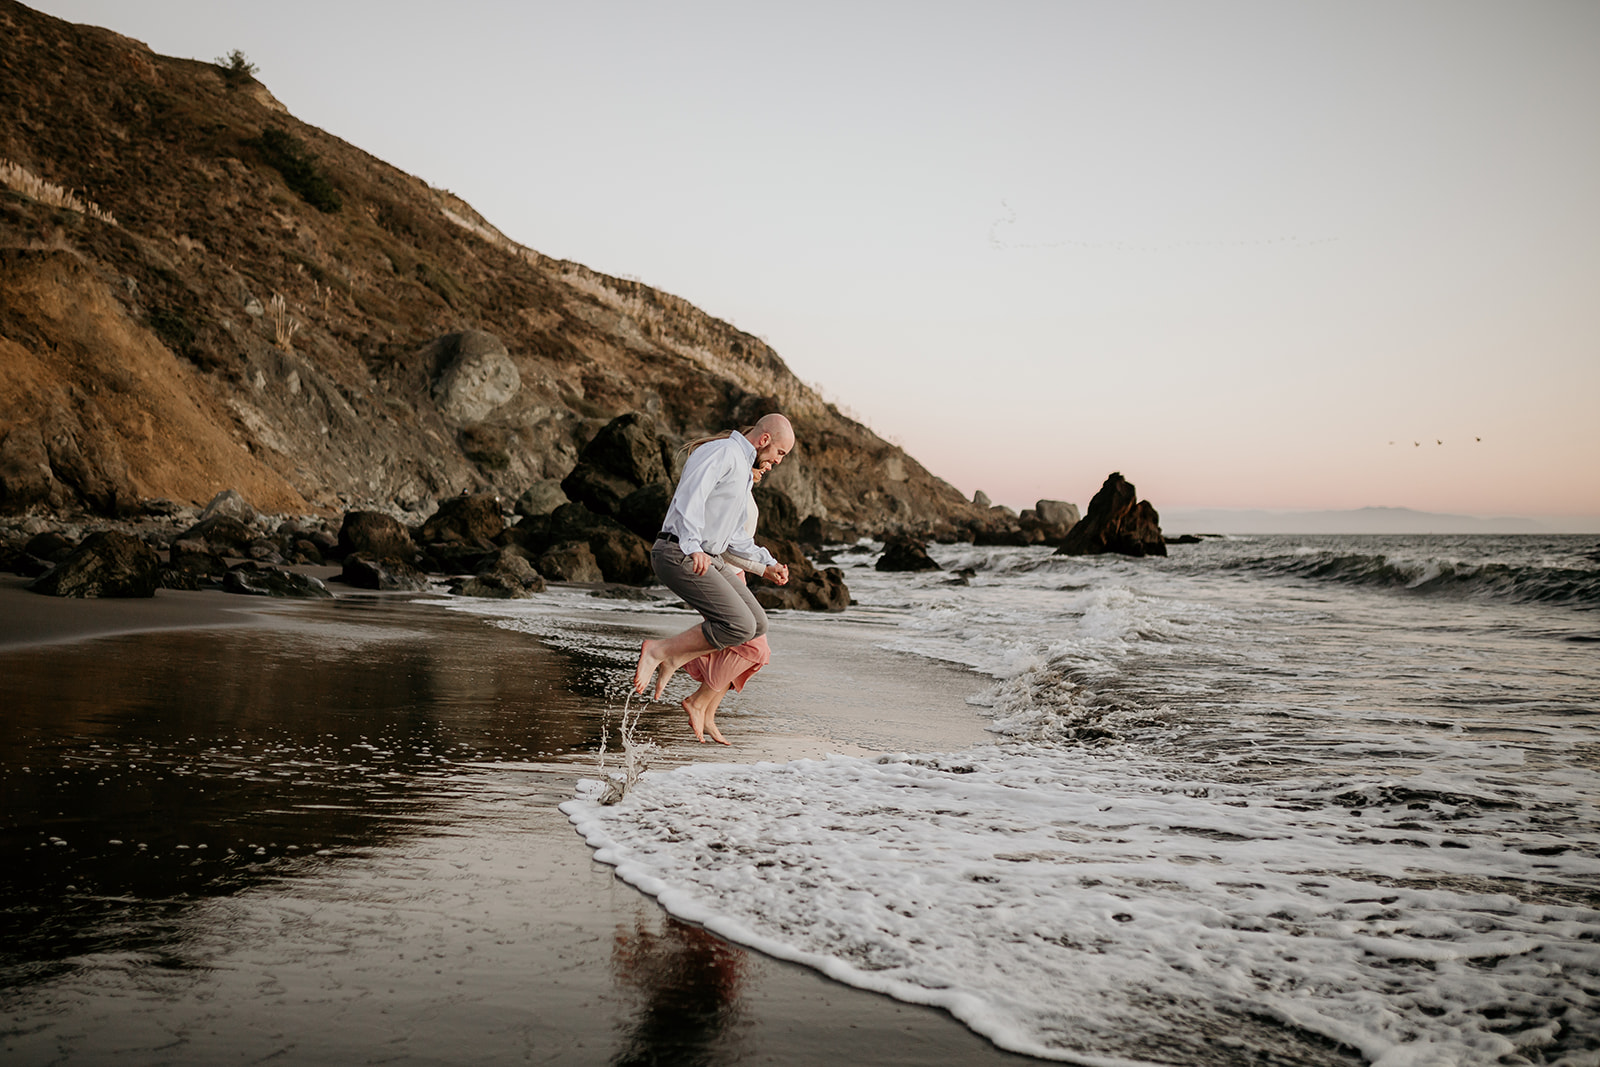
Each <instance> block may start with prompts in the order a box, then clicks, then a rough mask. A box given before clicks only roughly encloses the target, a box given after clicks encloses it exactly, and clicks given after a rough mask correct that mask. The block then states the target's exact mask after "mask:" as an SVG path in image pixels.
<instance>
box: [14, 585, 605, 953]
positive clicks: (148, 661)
mask: <svg viewBox="0 0 1600 1067" xmlns="http://www.w3.org/2000/svg"><path fill="white" fill-rule="evenodd" d="M391 603H392V605H393V606H392V607H384V606H383V605H382V604H381V603H380V604H379V605H376V606H374V605H350V604H345V605H341V606H340V607H339V608H338V609H329V610H327V611H324V612H319V613H314V614H313V613H307V614H306V615H303V616H296V617H295V618H293V619H289V620H285V621H284V623H283V625H282V627H281V628H278V629H274V630H271V631H266V632H263V631H260V630H213V631H203V632H199V633H193V632H191V633H185V632H161V633H151V634H144V635H137V636H125V637H116V638H108V639H104V640H100V641H95V642H88V643H82V644H76V645H63V646H49V647H45V648H34V649H29V650H26V651H21V652H12V653H9V654H6V655H3V656H0V677H3V678H4V682H3V683H0V684H3V693H4V698H5V699H4V703H5V708H6V712H5V714H4V716H3V717H0V798H3V811H4V816H3V823H0V854H3V855H5V856H6V857H8V861H7V862H6V863H5V864H4V869H3V871H0V936H3V943H4V950H3V954H0V983H3V984H6V985H10V984H13V983H16V982H18V981H28V980H36V979H38V978H42V977H46V976H48V975H49V974H50V973H52V971H53V970H54V968H53V967H52V966H51V964H52V963H54V962H58V961H64V960H67V959H69V958H71V957H73V956H76V955H79V954H82V953H85V952H93V951H100V950H104V949H108V948H113V947H114V948H117V949H121V950H130V949H132V950H138V951H145V952H151V953H155V954H157V955H163V956H164V955H167V954H169V953H170V952H172V951H174V950H173V949H172V948H171V947H170V946H166V945H164V944H163V941H164V937H165V934H164V931H165V930H166V928H167V926H168V922H167V921H166V920H168V919H170V917H171V912H172V911H173V910H174V909H181V908H182V907H183V905H184V903H185V902H188V901H194V900H197V899H200V898H204V897H211V896H218V895H227V894H232V893H235V892H238V891H240V890H242V889H245V888H247V887H249V886H252V885H255V884H258V883H260V882H261V881H262V880H263V879H267V878H281V877H284V876H290V875H292V874H293V873H294V872H296V871H298V870H303V869H306V868H308V867H314V866H316V865H317V864H318V863H321V862H326V861H328V860H329V859H330V858H337V857H340V856H342V855H346V854H348V853H349V852H350V851H351V850H355V849H361V848H368V847H372V846H376V845H381V844H384V843H386V842H389V841H391V840H392V839H394V838H395V836H396V835H403V834H405V833H408V832H415V831H417V830H418V829H420V828H422V827H426V826H427V825H429V824H430V822H432V821H433V820H432V819H431V816H430V812H431V811H432V810H433V809H434V808H435V807H437V805H438V803H439V800H440V798H441V797H442V796H445V795H448V794H449V793H450V791H451V789H452V781H453V779H454V778H455V777H456V776H457V775H459V774H460V773H462V769H463V766H464V765H467V764H480V763H485V762H488V763H494V762H497V761H499V762H504V761H507V760H529V759H540V758H544V757H547V756H550V755H559V754H565V753H572V752H577V751H584V750H587V749H590V748H592V747H593V746H594V745H595V743H596V741H597V735H598V731H597V725H598V724H597V723H595V722H594V721H593V716H591V715H585V714H578V711H579V709H578V708H577V707H576V706H575V701H574V698H573V696H572V695H571V694H572V690H571V685H570V683H571V682H572V681H573V680H574V679H572V678H571V677H569V675H570V674H571V672H572V671H573V669H574V667H573V665H572V664H571V663H570V662H569V661H567V660H566V658H564V657H561V656H558V655H556V654H554V653H551V652H549V651H547V650H544V649H542V648H540V647H539V646H538V645H537V644H536V643H534V642H532V641H530V640H527V639H520V640H519V639H517V638H515V637H514V636H512V635H507V634H504V633H502V632H498V631H494V630H492V629H490V628H488V627H484V626H482V625H481V624H474V623H472V622H471V621H466V620H462V621H457V620H453V619H450V618H448V617H446V618H445V619H444V620H443V621H444V623H445V625H443V626H441V625H440V622H441V620H439V619H438V618H436V617H430V619H429V620H428V621H429V623H430V625H431V626H432V630H431V632H430V631H424V630H420V629H411V628H408V627H407V626H405V625H404V623H405V619H406V618H407V612H408V611H409V612H416V611H418V610H424V609H422V608H420V607H419V606H416V605H410V606H409V607H408V606H407V605H404V604H401V603H398V602H391ZM386 614H387V615H390V616H393V617H392V619H387V620H386V619H385V615H386ZM442 614H443V613H437V612H435V613H434V615H436V616H437V615H442ZM346 616H348V618H347V617H346Z"/></svg>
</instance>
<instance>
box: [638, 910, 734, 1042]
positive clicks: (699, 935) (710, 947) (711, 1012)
mask: <svg viewBox="0 0 1600 1067" xmlns="http://www.w3.org/2000/svg"><path fill="white" fill-rule="evenodd" d="M611 960H612V967H613V968H614V969H615V971H616V975H617V984H618V985H619V986H626V987H629V988H633V989H636V990H638V991H639V992H640V993H641V994H642V995H643V1001H644V1002H643V1003H642V1004H641V1005H640V1006H639V1008H638V1009H637V1010H636V1011H635V1012H634V1014H633V1018H632V1020H631V1025H630V1026H629V1028H628V1030H627V1033H626V1035H625V1038H624V1044H623V1047H622V1049H621V1051H619V1052H618V1053H617V1056H616V1059H614V1060H613V1061H612V1062H613V1063H615V1064H617V1065H618V1067H642V1065H644V1064H663V1063H672V1064H716V1063H733V1062H735V1061H736V1060H737V1058H738V1050H737V1048H736V1047H735V1046H734V1044H733V1038H734V1034H733V1032H732V1026H733V1024H734V1023H735V1022H736V1021H737V1020H738V1017H739V1012H740V1003H739V991H740V984H741V980H742V979H743V977H744V971H745V968H746V965H747V963H748V956H747V954H746V953H745V951H744V949H742V948H739V947H738V946H737V945H732V944H729V943H728V942H726V941H724V940H722V939H721V938H720V937H717V936H716V935H715V934H711V933H707V932H706V931H705V930H703V929H701V928H700V927H698V926H691V925H690V924H688V923H685V922H680V921H679V920H677V919H672V918H669V919H667V921H666V925H665V926H664V928H663V929H662V930H661V931H659V932H657V931H656V930H653V929H651V928H650V926H649V925H647V924H646V923H644V922H639V923H636V924H635V925H634V926H633V928H632V929H628V928H626V927H619V928H618V930H617V940H616V946H615V948H614V950H613V951H612V956H611Z"/></svg>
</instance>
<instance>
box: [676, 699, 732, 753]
mask: <svg viewBox="0 0 1600 1067" xmlns="http://www.w3.org/2000/svg"><path fill="white" fill-rule="evenodd" d="M678 703H680V704H681V705H683V710H684V711H685V712H686V713H687V714H688V716H689V729H691V730H693V731H694V736H695V740H696V741H699V742H700V743H701V744H702V745H703V744H705V743H706V713H705V709H704V708H702V707H700V706H699V705H698V704H696V703H695V702H694V697H692V696H687V697H684V698H683V699H682V700H680V701H679V702H678ZM712 736H713V737H715V736H716V733H715V731H713V733H712ZM724 743H726V742H724Z"/></svg>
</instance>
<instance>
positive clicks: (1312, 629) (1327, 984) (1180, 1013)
mask: <svg viewBox="0 0 1600 1067" xmlns="http://www.w3.org/2000/svg"><path fill="white" fill-rule="evenodd" d="M878 548H879V546H877V545H874V544H871V543H867V542H863V543H861V544H858V545H853V546H848V547H845V548H842V549H837V550H836V560H837V563H838V565H839V566H841V567H843V568H844V570H845V576H846V580H847V581H848V583H849V586H850V590H851V593H852V595H853V596H854V597H855V599H856V601H857V603H856V605H855V606H853V607H852V608H851V609H850V610H849V611H848V612H846V613H845V614H844V615H842V616H837V617H834V618H832V619H830V620H818V619H816V618H815V617H812V618H811V619H809V620H807V621H806V622H805V623H804V624H805V625H834V626H841V627H853V628H855V630H856V631H858V632H859V638H860V640H861V641H862V642H865V643H870V644H871V645H873V646H874V647H876V648H877V649H882V650H889V651H891V652H893V653H896V654H901V655H906V656H911V657H920V658H924V659H926V660H930V661H942V662H944V663H947V664H957V665H960V666H962V667H965V668H968V669H970V670H971V671H972V672H974V675H973V678H974V684H973V694H972V695H971V696H970V697H969V698H968V699H969V703H970V704H971V705H972V710H973V714H974V716H981V717H982V718H983V719H984V720H985V722H986V725H987V729H988V731H989V732H990V733H991V734H992V735H993V740H992V741H990V742H987V743H984V744H980V745H978V746H975V747H969V748H966V749H964V750H960V751H909V752H893V753H885V754H881V755H873V756H861V755H850V756H831V757H828V758H824V759H814V760H801V761H796V762H791V763H785V764H778V763H758V764H749V765H742V764H734V763H703V764H696V765H691V766H687V767H682V768H679V769H676V770H673V771H670V772H666V771H656V772H650V773H647V774H645V775H644V776H643V777H642V778H641V779H640V780H639V781H638V782H637V783H636V784H634V786H633V787H632V788H631V789H630V790H629V792H628V793H627V795H626V796H625V797H624V798H623V799H622V801H621V802H619V803H615V804H611V805H603V804H600V803H599V802H598V800H597V799H596V798H597V796H598V793H599V790H600V788H601V784H600V782H599V780H598V779H595V780H591V781H588V782H586V783H584V784H583V785H582V786H581V787H580V795H579V796H578V797H577V798H575V799H573V800H571V801H569V802H567V803H566V804H564V805H563V809H562V810H563V811H564V812H565V813H566V814H567V816H568V817H569V818H570V819H571V821H572V822H573V824H574V825H575V827H576V828H577V829H578V830H579V831H580V832H581V833H582V834H583V835H584V836H585V838H586V839H587V841H588V842H589V844H590V845H591V846H593V848H594V849H595V854H596V856H597V858H599V859H601V860H603V861H605V862H606V863H609V864H612V865H614V866H615V868H616V871H617V874H618V876H620V877H621V878H622V879H624V880H626V881H627V882H629V883H631V884H632V885H634V886H637V887H638V888H639V889H641V890H643V891H644V892H646V893H649V894H651V895H652V896H654V897H656V898H657V899H658V900H659V901H660V903H661V904H662V905H663V906H664V907H665V908H666V909H667V910H668V911H670V912H671V913H672V914H673V915H675V916H677V917H679V918H680V919H683V920H687V921H690V922H694V923H699V924H703V925H704V926H705V927H706V928H708V929H710V930H712V931H714V932H716V933H718V934H720V935H722V936H724V937H726V938H728V939H730V940H732V941H735V942H738V943H740V944H743V945H747V946H750V947H753V948H755V949H758V950H760V951H762V952H765V953H768V954H770V955H773V956H776V957H779V958H782V959H786V960H793V961H799V962H802V963H805V964H808V965H810V966H812V967H815V968H817V969H818V970H820V971H822V972H823V973H825V974H827V975H829V976H831V977H833V978H835V979H837V980H839V981H841V982H845V983H848V984H850V985H853V986H858V987H861V988H863V989H870V990H876V991H879V992H882V993H885V994H887V995H889V996H891V997H895V998H898V999H900V1000H903V1001H908V1002H913V1003H919V1004H930V1005H936V1006H939V1007H942V1008H944V1009H946V1010H948V1011H949V1012H951V1013H952V1014H953V1015H955V1016H956V1017H957V1018H959V1019H960V1020H962V1021H963V1022H964V1023H965V1024H966V1025H967V1026H969V1027H970V1028H972V1029H973V1030H974V1031H976V1032H978V1033H980V1034H982V1035H984V1036H985V1037H987V1038H989V1039H990V1040H991V1041H993V1042H994V1043H995V1044H996V1045H998V1046H1000V1047H1002V1048H1005V1049H1008V1050H1012V1051H1016V1052H1022V1053H1027V1054H1030V1055H1034V1056H1038V1057H1042V1058H1046V1059H1054V1060H1062V1061H1067V1062H1073V1063H1084V1064H1127V1063H1161V1064H1174V1063H1181V1064H1236V1063H1242V1062H1252V1063H1286V1064H1287V1063H1296V1064H1305V1063H1360V1062H1371V1063H1377V1064H1383V1065H1385V1067H1423V1065H1430V1067H1431V1065H1436V1064H1437V1065H1443V1064H1452V1065H1453V1064H1476V1063H1483V1064H1496V1063H1506V1064H1520V1063H1532V1064H1557V1063H1560V1064H1571V1065H1577V1064H1591V1065H1592V1064H1600V910H1597V909H1600V811H1597V807H1596V802H1597V798H1600V774H1597V771H1600V714H1597V712H1600V539H1597V538H1594V537H1535V536H1515V537H1509V536H1508V537H1492V536H1460V537H1444V536H1440V537H1425V536H1405V537H1355V536H1325V537H1312V536H1306V537H1283V536H1274V537H1236V538H1216V539H1207V540H1205V541H1203V542H1202V543H1200V544H1198V545H1186V546H1174V547H1173V548H1172V555H1171V556H1169V557H1168V558H1165V559H1157V558H1151V559H1122V558H1114V557H1087V558H1086V557H1080V558H1067V557H1059V556H1054V555H1052V554H1051V553H1050V550H1048V549H1043V548H983V547H973V546H963V545H954V546H948V545H946V546H939V545H935V546H930V553H931V554H932V555H933V557H934V558H935V559H936V560H937V561H938V562H939V563H940V564H941V566H942V567H943V569H942V570H940V571H938V572H925V573H920V574H899V573H879V572H878V571H876V570H875V569H874V568H873V567H872V563H873V562H874V560H875V559H876V551H877V549H878ZM614 609H615V610H616V611H619V612H627V611H632V610H641V609H642V606H640V605H634V604H630V603H629V602H625V601H619V602H616V603H615V605H614ZM475 610H482V611H483V612H485V613H496V614H500V613H504V614H506V615H507V616H508V617H507V618H504V619H502V620H501V624H502V625H510V626H513V627H518V628H524V629H528V630H530V631H534V632H540V631H541V627H543V628H544V630H545V631H546V636H547V637H548V638H550V639H552V640H560V639H561V638H560V637H559V635H557V634H555V633H554V630H555V629H559V627H557V626H555V624H554V623H552V622H551V619H552V618H553V616H551V615H550V614H549V612H550V610H551V609H550V608H548V607H537V608H527V609H523V608H518V607H514V606H507V607H500V606H491V605H483V606H481V608H478V609H475ZM519 611H521V612H532V614H522V615H518V614H517V613H518V612H519ZM541 618H542V621H541ZM798 618H799V617H798V616H795V615H792V614H778V615H775V616H774V621H773V626H772V638H771V639H772V645H773V649H774V656H775V657H780V658H781V657H782V655H783V634H784V630H785V627H786V626H788V625H794V624H796V621H797V620H798ZM583 639H585V638H584V637H583V635H573V636H571V637H570V640H573V641H578V640H583ZM601 651H602V652H603V653H605V654H608V655H611V656H612V657H613V658H615V659H616V660H617V661H618V663H619V664H623V663H624V662H626V663H631V658H630V649H629V648H628V647H626V643H623V644H620V645H618V647H614V648H612V649H610V650H609V651H607V650H601ZM755 685H756V686H757V687H758V686H759V685H760V679H759V678H758V680H757V682H756V683H755ZM889 710H892V711H894V712H895V713H896V714H901V715H904V714H906V713H908V712H909V713H912V714H914V713H915V708H914V707H913V708H904V707H897V708H892V709H890V708H885V711H889Z"/></svg>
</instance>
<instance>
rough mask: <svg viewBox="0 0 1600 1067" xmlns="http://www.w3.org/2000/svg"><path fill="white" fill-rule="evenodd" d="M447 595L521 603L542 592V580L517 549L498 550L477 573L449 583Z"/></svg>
mask: <svg viewBox="0 0 1600 1067" xmlns="http://www.w3.org/2000/svg"><path fill="white" fill-rule="evenodd" d="M450 591H451V592H452V593H454V594H456V595H457V596H477V597H490V598H493V599H496V600H524V599H526V598H528V597H531V596H533V594H535V593H542V592H544V578H543V577H542V576H541V575H540V574H539V572H538V571H536V570H534V568H533V565H532V564H531V563H529V562H528V560H527V559H526V557H524V556H523V555H522V553H521V552H520V551H519V550H518V549H515V548H502V549H501V550H500V551H499V552H498V553H496V554H495V555H494V556H493V557H492V558H490V559H489V560H488V561H487V562H486V563H485V564H484V565H483V566H482V567H481V568H479V570H478V573H476V574H474V575H473V576H472V577H470V578H458V579H456V580H455V581H453V582H451V583H450Z"/></svg>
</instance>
